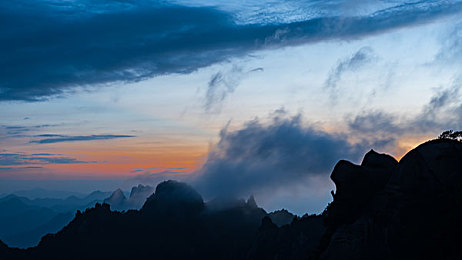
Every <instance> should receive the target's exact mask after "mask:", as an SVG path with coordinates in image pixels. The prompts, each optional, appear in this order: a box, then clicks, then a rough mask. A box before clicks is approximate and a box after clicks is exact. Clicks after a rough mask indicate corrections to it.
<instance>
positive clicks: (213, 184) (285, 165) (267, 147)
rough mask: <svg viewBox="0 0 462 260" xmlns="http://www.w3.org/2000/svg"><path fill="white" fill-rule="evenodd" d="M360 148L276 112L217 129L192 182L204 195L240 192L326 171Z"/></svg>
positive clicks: (360, 151)
mask: <svg viewBox="0 0 462 260" xmlns="http://www.w3.org/2000/svg"><path fill="white" fill-rule="evenodd" d="M365 151H366V148H365V147H363V146H362V145H360V144H351V143H349V142H348V141H347V137H346V136H344V135H341V134H332V133H327V132H323V131H321V130H317V129H315V128H313V127H310V126H304V125H303V124H302V122H301V118H300V116H295V117H292V118H287V117H285V116H280V115H276V116H274V118H273V119H272V121H271V123H270V124H263V123H260V122H259V121H258V120H254V121H251V122H248V123H247V124H246V125H245V127H243V128H242V129H239V130H236V131H228V130H227V129H226V128H225V129H223V130H222V131H221V134H220V141H219V142H218V144H217V145H216V147H215V148H214V149H213V150H212V151H211V152H210V153H209V155H208V158H207V161H206V162H205V164H204V166H203V168H202V169H201V170H200V172H199V173H198V177H197V179H196V180H195V181H194V185H195V186H196V187H197V188H198V189H199V190H200V191H201V192H203V193H204V195H206V196H219V195H225V196H242V195H248V194H249V193H255V192H258V191H266V192H268V191H272V192H275V191H276V190H278V189H279V188H288V187H290V185H295V184H297V183H303V182H307V180H308V179H309V178H310V177H315V178H316V177H318V176H328V174H330V172H331V170H332V168H333V167H334V165H335V164H336V163H337V161H338V160H340V159H350V160H353V161H357V160H358V159H360V158H361V156H362V155H363V152H365Z"/></svg>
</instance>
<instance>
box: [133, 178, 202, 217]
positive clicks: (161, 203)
mask: <svg viewBox="0 0 462 260" xmlns="http://www.w3.org/2000/svg"><path fill="white" fill-rule="evenodd" d="M203 209H204V201H203V199H202V196H201V195H200V194H199V193H197V191H195V190H194V189H193V188H192V187H191V186H189V185H188V184H186V183H182V182H177V181H173V180H169V181H165V182H162V183H160V184H159V185H157V188H156V191H155V192H154V194H152V195H151V196H150V197H149V198H148V199H147V200H146V202H145V203H144V205H143V207H142V208H141V213H142V214H155V215H157V216H160V215H162V216H166V217H172V218H180V217H188V216H192V215H197V214H199V213H200V212H201V211H202V210H203Z"/></svg>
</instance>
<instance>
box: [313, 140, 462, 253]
mask: <svg viewBox="0 0 462 260" xmlns="http://www.w3.org/2000/svg"><path fill="white" fill-rule="evenodd" d="M331 178H332V180H333V181H334V182H335V185H336V186H337V192H336V193H335V195H334V201H333V202H332V203H331V204H330V205H329V207H328V208H327V209H326V211H325V214H324V215H325V221H326V224H327V231H326V233H325V235H324V237H323V239H322V241H321V245H320V249H319V252H318V255H317V258H319V259H323V260H334V259H345V260H348V259H462V252H461V251H460V250H459V245H460V242H461V241H462V239H461V238H460V234H461V231H462V225H461V223H460V219H462V143H460V142H457V141H454V140H433V141H429V142H427V143H424V144H422V145H420V146H419V147H417V148H416V149H414V150H412V151H410V152H409V153H408V154H406V156H404V157H403V158H402V160H401V161H400V162H399V163H396V162H395V161H393V160H392V158H390V157H388V156H386V155H380V154H376V153H375V152H373V151H371V152H369V153H368V154H367V155H366V157H365V158H364V160H363V163H362V164H361V166H357V165H353V164H351V163H348V162H344V161H341V162H339V163H338V164H337V166H336V167H335V169H334V171H333V173H332V175H331Z"/></svg>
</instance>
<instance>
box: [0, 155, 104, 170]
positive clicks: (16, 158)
mask: <svg viewBox="0 0 462 260" xmlns="http://www.w3.org/2000/svg"><path fill="white" fill-rule="evenodd" d="M82 163H97V162H96V161H80V160H77V159H76V158H72V157H65V156H62V155H60V154H49V153H42V154H24V153H0V165H1V166H21V165H45V164H82ZM31 167H33V168H37V167H39V166H28V167H22V168H31ZM6 168H11V167H6ZM6 168H5V169H6ZM15 168H17V167H15Z"/></svg>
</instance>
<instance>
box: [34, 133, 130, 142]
mask: <svg viewBox="0 0 462 260" xmlns="http://www.w3.org/2000/svg"><path fill="white" fill-rule="evenodd" d="M38 137H53V138H44V139H40V140H33V141H30V143H37V144H52V143H62V142H77V141H95V140H110V139H117V138H130V137H135V136H134V135H81V136H66V135H39V136H38Z"/></svg>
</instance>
